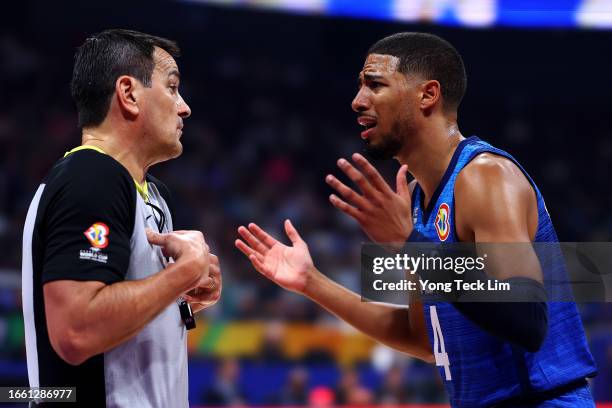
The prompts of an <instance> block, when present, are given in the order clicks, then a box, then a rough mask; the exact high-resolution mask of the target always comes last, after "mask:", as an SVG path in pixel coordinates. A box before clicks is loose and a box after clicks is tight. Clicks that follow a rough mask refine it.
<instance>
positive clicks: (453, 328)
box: [412, 136, 596, 408]
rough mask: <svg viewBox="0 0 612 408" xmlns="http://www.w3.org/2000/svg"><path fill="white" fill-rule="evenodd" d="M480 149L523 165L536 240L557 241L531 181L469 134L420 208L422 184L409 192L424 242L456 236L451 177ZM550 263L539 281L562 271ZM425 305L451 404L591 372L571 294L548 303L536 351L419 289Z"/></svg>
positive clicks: (478, 402)
mask: <svg viewBox="0 0 612 408" xmlns="http://www.w3.org/2000/svg"><path fill="white" fill-rule="evenodd" d="M485 152H488V153H492V154H495V155H499V156H503V157H506V158H508V159H510V160H512V161H513V162H514V163H515V164H516V165H517V166H518V167H519V168H520V169H521V170H522V171H523V173H524V174H525V176H526V177H527V179H528V180H529V181H530V183H531V185H532V186H533V188H534V190H535V192H536V196H537V203H538V216H539V221H538V229H537V233H536V237H535V241H536V242H558V239H557V235H556V233H555V230H554V228H553V225H552V222H551V220H550V216H549V214H548V211H547V210H546V207H545V205H544V200H543V198H542V195H541V194H540V191H539V190H538V188H537V187H536V185H535V183H534V182H533V180H532V179H531V178H530V177H529V175H528V174H527V173H526V172H525V170H524V169H523V168H522V167H521V166H520V165H519V164H518V163H517V162H516V160H515V159H514V158H513V157H512V156H510V155H509V154H508V153H506V152H504V151H502V150H499V149H497V148H495V147H493V146H491V145H489V144H488V143H486V142H483V141H482V140H480V139H479V138H477V137H474V136H473V137H470V138H468V139H465V140H463V141H462V142H461V143H460V144H459V145H458V147H457V149H456V151H455V153H454V155H453V158H452V160H451V162H450V164H449V166H448V168H447V170H446V173H445V174H444V176H443V177H442V180H441V181H440V185H439V186H438V188H437V189H436V192H435V193H434V195H433V196H432V198H431V200H430V203H429V205H428V206H427V208H426V209H424V208H422V199H423V193H422V190H421V188H420V187H419V185H418V184H417V185H416V186H415V189H414V191H413V196H412V197H413V200H412V205H413V212H412V214H413V221H414V228H415V230H416V231H417V232H418V233H420V234H421V235H422V236H423V237H424V239H425V240H427V241H432V242H440V241H444V242H457V241H458V239H457V235H456V231H455V201H454V187H455V180H456V178H457V175H458V174H459V172H460V171H461V170H462V169H463V168H464V167H465V166H466V165H467V164H468V163H469V162H470V161H471V160H472V159H474V158H475V157H476V156H477V155H479V154H481V153H485ZM483 211H484V210H483ZM549 262H551V263H552V264H553V265H552V267H545V266H544V265H543V268H542V269H543V273H544V280H545V281H547V280H549V281H550V280H551V276H550V274H553V275H554V274H561V273H562V274H565V273H566V272H565V269H564V266H563V263H562V260H560V259H559V258H556V260H555V259H549ZM555 263H556V264H558V265H554V264H555ZM547 274H549V275H548V276H547ZM557 282H558V280H557ZM550 289H551V288H549V287H547V290H550ZM555 290H556V291H557V292H558V291H559V290H561V291H567V292H566V293H561V294H560V293H555V296H554V299H555V300H559V299H564V298H565V299H569V300H571V299H572V297H571V296H572V295H571V289H570V288H569V287H566V288H564V289H563V288H562V289H559V288H558V287H557V288H556V289H555ZM549 299H550V292H549ZM423 305H424V312H425V320H426V322H427V330H428V335H429V340H430V343H431V345H432V350H433V351H434V356H436V365H438V366H439V368H440V374H441V376H442V380H445V383H446V387H447V389H448V393H449V397H450V401H451V404H452V406H453V407H470V408H475V407H488V406H491V405H492V404H495V403H498V402H500V401H504V400H507V399H509V398H513V397H517V396H527V395H531V394H536V393H540V392H543V391H547V390H552V389H555V388H557V387H560V386H563V385H565V384H568V383H571V382H572V381H575V380H577V379H581V378H584V377H589V376H592V375H594V374H595V373H596V366H595V362H594V360H593V356H592V355H591V353H590V351H589V349H588V346H587V342H586V338H585V335H584V329H583V327H582V321H581V319H580V316H579V314H578V310H577V308H576V305H575V303H573V302H572V301H569V302H568V301H564V302H548V314H549V317H548V334H547V336H546V339H545V341H544V343H543V345H542V347H541V349H540V350H539V351H538V352H535V353H530V352H527V351H525V350H523V349H521V348H520V347H519V346H516V345H513V344H511V343H509V342H504V341H502V340H500V339H498V338H497V337H494V336H491V335H489V334H487V333H486V332H484V331H483V330H482V329H480V328H479V327H477V326H476V325H475V324H474V323H472V322H471V321H470V320H468V319H467V318H465V317H464V316H463V315H462V314H461V313H459V312H458V311H457V310H456V309H455V307H454V306H453V305H452V304H451V303H446V302H439V301H438V302H436V301H435V300H434V299H432V298H428V296H427V295H426V294H424V297H423ZM483 307H486V304H485V303H483Z"/></svg>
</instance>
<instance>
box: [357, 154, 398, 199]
mask: <svg viewBox="0 0 612 408" xmlns="http://www.w3.org/2000/svg"><path fill="white" fill-rule="evenodd" d="M353 160H354V161H355V163H357V166H359V168H360V169H361V171H363V173H364V174H365V175H366V177H367V178H368V180H370V182H371V183H372V185H373V186H374V187H376V189H377V190H379V191H382V192H384V193H390V192H392V190H391V187H389V184H387V182H386V181H385V179H384V178H383V176H381V175H380V173H379V172H378V170H376V167H374V166H372V164H371V163H370V162H369V161H368V159H366V158H365V157H363V156H362V155H360V154H359V153H354V154H353Z"/></svg>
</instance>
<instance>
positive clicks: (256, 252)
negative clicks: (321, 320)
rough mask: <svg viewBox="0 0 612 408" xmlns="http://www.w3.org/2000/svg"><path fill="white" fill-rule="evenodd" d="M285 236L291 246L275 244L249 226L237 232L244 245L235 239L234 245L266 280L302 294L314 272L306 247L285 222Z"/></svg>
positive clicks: (296, 233) (241, 227)
mask: <svg viewBox="0 0 612 408" xmlns="http://www.w3.org/2000/svg"><path fill="white" fill-rule="evenodd" d="M285 232H286V233H287V236H288V237H289V239H290V240H291V243H292V246H287V245H285V244H283V243H281V242H279V241H277V240H276V239H274V238H272V236H270V234H268V233H267V232H266V231H264V230H263V229H261V228H260V227H259V226H257V225H256V224H253V223H251V224H249V226H248V228H246V227H244V226H240V227H239V228H238V233H239V234H240V236H241V237H242V239H243V240H244V241H243V240H241V239H237V240H236V241H235V245H236V247H237V248H238V249H239V250H240V251H241V252H242V253H243V254H244V255H246V257H247V258H249V261H251V263H252V264H253V267H255V269H256V270H257V271H258V272H260V273H261V274H262V275H264V276H265V277H266V278H268V279H270V280H271V281H273V282H276V283H277V284H278V285H280V286H282V287H283V288H285V289H287V290H291V291H293V292H296V293H300V294H304V292H305V290H306V287H307V285H308V283H309V279H310V277H312V274H313V273H314V270H315V269H314V265H313V262H312V258H311V257H310V252H309V251H308V245H306V243H305V242H304V240H303V239H302V238H301V237H300V235H299V234H298V232H297V230H296V229H295V228H294V227H293V225H292V224H291V221H289V220H286V221H285Z"/></svg>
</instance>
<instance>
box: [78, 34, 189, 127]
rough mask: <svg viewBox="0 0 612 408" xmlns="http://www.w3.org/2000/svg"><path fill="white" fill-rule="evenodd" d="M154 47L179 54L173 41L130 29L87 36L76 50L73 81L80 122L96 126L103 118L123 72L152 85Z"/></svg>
mask: <svg viewBox="0 0 612 408" xmlns="http://www.w3.org/2000/svg"><path fill="white" fill-rule="evenodd" d="M155 47H159V48H161V49H163V50H164V51H166V52H167V53H168V54H170V55H171V56H173V57H175V58H176V57H178V56H179V55H180V49H179V47H178V45H177V44H176V43H175V42H174V41H171V40H168V39H165V38H161V37H156V36H153V35H149V34H144V33H139V32H137V31H131V30H121V29H113V30H106V31H102V32H101V33H98V34H94V35H93V36H91V37H89V38H88V39H86V40H85V42H84V43H83V45H81V46H80V47H79V48H78V49H77V52H76V54H75V58H74V69H73V71H72V81H71V82H70V91H71V93H72V98H73V99H74V101H75V103H76V107H77V111H78V113H79V126H81V127H88V126H97V125H99V124H101V123H102V122H103V121H104V118H106V115H107V113H108V109H109V107H110V102H111V98H112V95H113V93H114V91H115V82H116V81H117V78H119V77H120V76H121V75H129V76H132V77H134V78H136V79H137V80H138V81H140V82H141V83H142V84H143V85H144V86H146V87H150V86H151V75H152V74H153V69H154V68H155V61H154V60H153V52H154V51H155Z"/></svg>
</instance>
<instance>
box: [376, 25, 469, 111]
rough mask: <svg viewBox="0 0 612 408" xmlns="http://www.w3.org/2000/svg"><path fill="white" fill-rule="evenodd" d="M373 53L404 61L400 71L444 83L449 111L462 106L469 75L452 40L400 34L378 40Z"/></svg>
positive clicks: (443, 90) (444, 98)
mask: <svg viewBox="0 0 612 408" xmlns="http://www.w3.org/2000/svg"><path fill="white" fill-rule="evenodd" d="M369 54H384V55H393V56H394V57H397V58H399V60H400V62H399V66H398V71H399V72H401V73H404V74H410V73H416V74H420V75H422V76H423V77H425V79H435V80H436V81H438V82H440V87H441V91H442V97H443V102H444V107H445V108H446V110H447V111H448V110H456V109H457V108H458V107H459V104H460V103H461V99H463V95H464V94H465V89H466V87H467V76H466V74H465V66H464V65H463V59H462V58H461V55H459V52H457V50H456V49H455V47H453V46H452V45H451V44H450V43H449V42H448V41H446V40H444V39H442V38H440V37H438V36H436V35H433V34H428V33H411V32H406V33H397V34H393V35H390V36H388V37H385V38H383V39H382V40H379V41H377V42H376V43H375V44H374V45H372V46H371V47H370V49H369V50H368V55H369Z"/></svg>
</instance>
